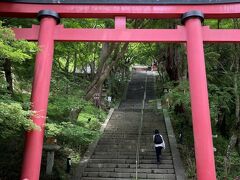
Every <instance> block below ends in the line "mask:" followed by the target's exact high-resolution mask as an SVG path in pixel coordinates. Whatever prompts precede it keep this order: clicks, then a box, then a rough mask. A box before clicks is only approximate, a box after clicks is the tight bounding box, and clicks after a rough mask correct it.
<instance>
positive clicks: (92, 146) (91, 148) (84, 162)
mask: <svg viewBox="0 0 240 180" xmlns="http://www.w3.org/2000/svg"><path fill="white" fill-rule="evenodd" d="M113 112H114V108H111V109H110V110H109V112H108V115H107V117H106V119H105V121H104V123H103V124H102V126H101V128H100V133H101V134H102V133H103V132H104V130H105V128H106V126H107V124H108V122H109V120H110V118H111V117H112V114H113ZM99 139H100V138H98V139H97V140H95V141H93V142H92V143H91V144H90V145H89V146H88V150H87V151H86V152H85V154H84V156H83V158H82V160H81V161H80V163H79V166H78V167H77V168H76V170H75V173H74V174H75V176H73V178H72V180H78V179H81V177H82V174H83V171H84V169H85V168H86V166H87V163H88V161H89V159H90V158H91V156H92V155H93V152H94V150H95V148H96V146H97V144H98V141H99Z"/></svg>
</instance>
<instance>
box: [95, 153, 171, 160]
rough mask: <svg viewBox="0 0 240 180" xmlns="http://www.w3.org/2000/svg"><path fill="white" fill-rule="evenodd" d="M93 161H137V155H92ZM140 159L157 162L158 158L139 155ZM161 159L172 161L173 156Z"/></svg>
mask: <svg viewBox="0 0 240 180" xmlns="http://www.w3.org/2000/svg"><path fill="white" fill-rule="evenodd" d="M91 158H92V159H116V158H117V159H135V158H136V154H132V155H120V154H104V155H92V156H91ZM139 159H148V160H155V159H156V156H155V155H148V156H146V155H139ZM161 159H164V160H171V159H172V156H163V155H162V156H161Z"/></svg>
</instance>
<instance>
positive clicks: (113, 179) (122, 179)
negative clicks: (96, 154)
mask: <svg viewBox="0 0 240 180" xmlns="http://www.w3.org/2000/svg"><path fill="white" fill-rule="evenodd" d="M81 179H82V180H135V179H136V178H130V179H129V178H101V177H83V178H81ZM167 179H169V180H175V179H176V178H175V177H174V178H171V179H170V178H167ZM138 180H148V179H144V178H138Z"/></svg>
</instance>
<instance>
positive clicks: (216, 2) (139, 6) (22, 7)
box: [0, 0, 240, 19]
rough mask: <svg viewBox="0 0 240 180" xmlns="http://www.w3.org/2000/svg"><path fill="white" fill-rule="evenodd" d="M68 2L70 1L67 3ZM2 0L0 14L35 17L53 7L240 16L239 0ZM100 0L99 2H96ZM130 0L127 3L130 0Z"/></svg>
mask: <svg viewBox="0 0 240 180" xmlns="http://www.w3.org/2000/svg"><path fill="white" fill-rule="evenodd" d="M66 2H67V3H66ZM66 2H63V1H62V0H43V1H41V3H40V0H3V1H1V2H0V16H2V17H23V18H35V17H36V16H37V14H38V12H39V11H40V10H44V9H50V10H53V11H55V12H57V13H59V14H60V16H61V18H114V17H116V16H124V17H126V18H158V19H161V18H168V19H171V18H173V19H175V18H180V17H181V15H182V14H183V13H185V12H189V11H192V10H199V11H201V12H202V13H203V14H204V18H207V19H210V18H213V19H221V18H239V17H240V13H239V9H240V0H212V1H210V0H182V1H181V0H169V1H168V0H161V1H160V2H159V1H158V0H149V1H148V0H92V1H91V2H89V1H87V0H68V1H66ZM97 2H98V3H97ZM127 2H128V3H127Z"/></svg>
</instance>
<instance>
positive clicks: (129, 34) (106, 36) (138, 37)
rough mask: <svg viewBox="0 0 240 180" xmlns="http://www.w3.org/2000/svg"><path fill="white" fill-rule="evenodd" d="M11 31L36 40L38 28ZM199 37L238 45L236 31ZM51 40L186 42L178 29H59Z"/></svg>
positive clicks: (211, 31)
mask: <svg viewBox="0 0 240 180" xmlns="http://www.w3.org/2000/svg"><path fill="white" fill-rule="evenodd" d="M119 27H123V25H121V26H120V25H119V26H118V28H119ZM13 30H14V32H15V34H16V38H17V39H26V40H31V41H37V40H38V31H39V26H36V25H34V26H33V27H32V28H14V29H13ZM202 33H203V41H204V42H206V43H216V42H218V43H225V42H240V30H239V29H209V27H208V26H204V27H203V29H202ZM54 38H55V40H56V41H81V42H91V41H99V42H116V41H118V42H185V41H186V31H185V27H184V26H178V28H177V29H72V28H64V27H63V26H62V25H58V26H57V27H56V31H55V35H54Z"/></svg>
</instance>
